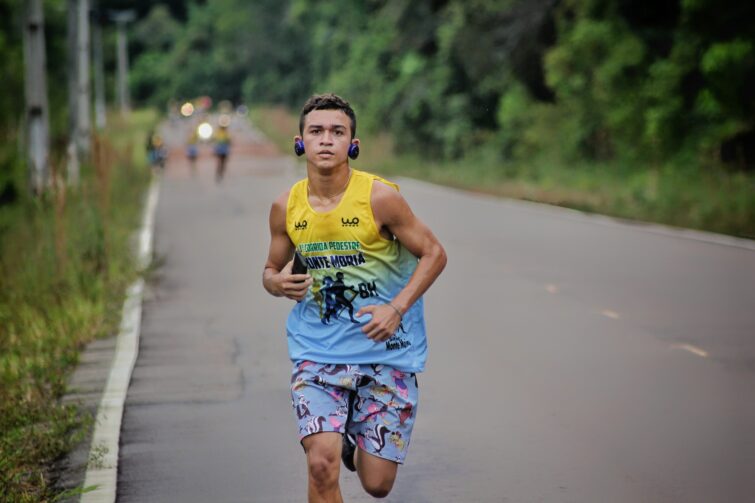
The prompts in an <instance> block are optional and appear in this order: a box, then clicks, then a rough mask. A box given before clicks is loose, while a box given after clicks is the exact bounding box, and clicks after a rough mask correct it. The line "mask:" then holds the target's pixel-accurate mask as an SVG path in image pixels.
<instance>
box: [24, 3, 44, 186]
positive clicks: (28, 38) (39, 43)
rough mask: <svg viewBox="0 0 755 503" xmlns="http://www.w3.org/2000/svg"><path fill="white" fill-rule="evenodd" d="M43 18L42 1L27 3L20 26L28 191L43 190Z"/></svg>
mask: <svg viewBox="0 0 755 503" xmlns="http://www.w3.org/2000/svg"><path fill="white" fill-rule="evenodd" d="M44 28H45V16H44V9H43V6H42V0H29V2H28V3H27V4H26V22H25V23H24V68H25V75H24V78H25V82H24V84H25V90H26V121H27V126H28V138H27V144H28V154H27V157H28V160H29V173H30V178H31V188H32V191H33V192H34V193H35V194H37V195H39V194H41V193H42V192H43V191H44V190H45V188H46V187H47V182H48V161H49V148H50V125H49V112H48V104H47V71H46V65H47V61H46V60H47V58H46V57H45V30H44Z"/></svg>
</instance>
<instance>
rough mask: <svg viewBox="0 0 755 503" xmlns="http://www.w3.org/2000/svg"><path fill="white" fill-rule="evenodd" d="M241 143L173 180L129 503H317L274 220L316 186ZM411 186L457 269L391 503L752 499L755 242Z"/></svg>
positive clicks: (347, 484)
mask: <svg viewBox="0 0 755 503" xmlns="http://www.w3.org/2000/svg"><path fill="white" fill-rule="evenodd" d="M184 134H185V132H183V131H181V130H180V128H179V129H175V130H173V131H172V132H171V131H170V130H169V131H168V134H167V135H168V137H169V139H170V140H171V141H173V142H175V141H177V139H180V138H181V137H183V135H184ZM233 135H234V140H235V150H234V152H233V154H232V155H231V157H230V160H229V172H228V176H227V177H226V179H225V180H223V182H222V183H220V184H216V183H215V181H214V179H213V173H212V171H213V169H214V168H213V160H212V158H211V156H210V155H209V150H207V151H206V152H205V156H204V157H202V158H201V159H200V162H199V165H198V173H197V174H196V176H193V177H192V176H191V174H190V171H189V169H188V165H187V163H186V161H185V159H184V157H183V154H182V151H181V149H180V147H179V148H176V149H174V150H173V151H172V152H171V157H170V160H169V162H168V165H167V168H166V173H165V176H164V179H163V182H162V188H161V194H160V202H159V207H158V212H157V219H156V253H157V262H158V264H159V267H158V269H157V273H156V275H155V279H154V281H153V284H152V291H151V292H152V293H151V296H150V298H149V299H148V300H147V301H146V303H145V305H144V318H143V325H142V335H141V337H142V338H141V348H140V355H139V359H138V361H137V365H136V368H135V369H134V374H133V379H132V383H131V387H130V389H129V394H128V400H127V404H126V412H125V416H124V422H123V430H122V436H121V451H120V452H121V459H120V464H119V486H118V501H119V502H120V503H126V502H139V503H143V502H210V501H211V502H301V501H305V500H306V498H305V494H306V478H305V461H304V456H303V452H302V450H301V447H300V446H299V444H298V441H297V436H296V423H295V420H294V417H293V413H292V412H291V409H290V398H289V391H288V383H289V376H290V363H289V361H288V359H287V352H286V337H285V328H284V322H285V317H286V314H287V312H288V310H289V309H290V307H291V303H290V302H289V301H287V300H285V299H279V298H273V297H271V296H269V295H268V294H267V293H266V292H265V291H264V290H263V289H262V286H261V282H260V277H261V272H262V265H263V262H264V259H265V257H266V253H267V245H268V227H267V216H268V211H269V208H270V204H271V202H272V200H273V199H274V198H275V196H277V195H278V194H279V193H281V192H282V191H283V190H284V189H285V188H286V187H287V186H289V185H290V184H291V183H293V182H294V181H295V180H296V179H298V178H300V177H302V176H303V171H302V170H301V167H300V166H299V167H297V165H296V163H295V161H294V159H293V157H289V156H278V155H275V154H274V149H271V148H270V147H269V145H266V144H265V142H264V139H263V138H261V137H260V136H259V134H257V133H255V132H254V131H253V130H251V129H249V127H248V126H247V125H246V124H245V123H244V122H243V121H238V122H236V123H235V124H234V129H233ZM364 147H365V148H369V145H365V146H364ZM354 165H355V167H357V168H361V169H369V167H368V166H362V165H361V164H360V163H359V162H355V163H354ZM398 181H399V183H400V184H401V186H402V192H403V193H404V195H405V197H406V198H407V199H408V200H409V202H410V204H411V205H412V206H413V208H414V210H415V212H416V213H417V214H418V215H419V216H420V217H421V218H422V219H423V220H425V221H426V222H427V223H428V224H429V225H430V226H431V227H432V228H433V230H434V231H435V232H436V234H437V235H438V237H439V238H440V239H441V241H442V242H443V243H444V245H445V246H446V250H447V252H448V255H449V264H448V267H447V269H446V271H445V272H444V274H443V275H442V276H441V278H440V279H439V280H438V282H437V283H436V285H434V286H433V288H432V289H431V291H430V292H429V293H428V294H427V295H426V298H425V300H426V316H427V324H428V333H429V341H430V353H429V361H428V369H427V371H426V372H425V373H424V374H422V375H421V376H420V379H419V382H420V390H421V392H420V407H419V416H418V420H417V424H416V427H415V431H414V435H413V438H412V446H411V450H410V453H409V457H408V459H407V463H406V465H404V466H403V467H402V468H401V469H400V470H399V477H398V480H397V483H396V486H395V488H394V491H393V493H392V494H391V495H390V496H389V497H388V499H387V501H391V502H411V503H422V502H434V503H435V502H613V503H620V502H628V503H636V502H685V503H692V502H706V503H708V502H745V501H755V251H753V249H755V247H754V248H753V249H747V248H744V247H739V246H736V243H734V244H735V245H732V244H731V243H729V242H728V240H726V239H724V240H722V242H721V243H717V242H706V241H704V240H700V239H697V238H698V237H702V238H703V239H707V238H708V237H706V236H705V235H697V237H690V236H688V235H686V234H684V233H681V232H677V231H672V230H665V229H662V228H658V227H652V226H644V225H637V224H628V223H620V222H616V221H613V220H608V219H605V218H601V217H591V216H587V215H582V214H579V213H576V212H572V211H568V210H563V209H557V208H551V207H545V206H539V205H534V204H528V203H522V202H515V201H508V200H500V199H494V198H491V197H486V196H480V195H475V194H470V193H465V192H461V191H457V190H451V189H447V188H441V187H437V186H433V185H429V184H425V183H421V182H416V181H412V180H408V179H399V180H398ZM713 241H716V240H715V237H714V239H713ZM341 481H342V487H343V492H344V496H345V499H346V500H347V501H352V502H361V501H372V498H370V497H367V496H365V495H363V493H362V491H361V489H360V487H359V484H358V482H357V481H356V478H355V477H354V476H353V474H351V473H349V472H345V471H342V473H341Z"/></svg>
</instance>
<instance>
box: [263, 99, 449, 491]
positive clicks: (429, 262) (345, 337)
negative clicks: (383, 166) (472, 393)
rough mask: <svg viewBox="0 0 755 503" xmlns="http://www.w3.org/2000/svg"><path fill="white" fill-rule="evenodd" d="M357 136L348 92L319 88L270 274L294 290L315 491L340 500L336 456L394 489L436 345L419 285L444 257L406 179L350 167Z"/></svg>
mask: <svg viewBox="0 0 755 503" xmlns="http://www.w3.org/2000/svg"><path fill="white" fill-rule="evenodd" d="M355 135H356V116H355V114H354V111H353V110H352V108H351V106H350V105H349V104H348V103H347V102H346V101H344V100H343V99H342V98H340V97H338V96H336V95H333V94H326V95H317V96H312V97H311V98H310V99H309V100H308V101H307V102H306V103H305V105H304V107H303V109H302V111H301V114H300V117H299V135H298V136H295V137H294V142H295V143H294V148H295V151H296V153H297V154H298V155H306V160H307V178H305V179H303V180H300V181H299V182H297V183H296V184H294V185H293V186H292V187H291V189H290V190H288V191H287V192H285V193H283V194H281V195H280V196H279V197H278V198H277V199H276V200H275V202H274V203H273V205H272V208H271V210H270V234H271V239H270V249H269V253H268V258H267V262H266V263H265V270H264V273H263V279H262V282H263V285H264V287H265V289H266V290H267V291H268V292H270V293H271V294H272V295H275V296H278V297H287V298H289V299H292V300H295V301H297V303H296V304H295V305H294V306H293V308H292V310H291V313H290V315H289V317H288V322H287V324H286V332H287V336H288V348H289V355H290V357H291V360H292V362H293V371H292V376H291V398H292V402H293V406H294V410H295V413H296V418H297V421H298V424H299V438H300V441H301V444H302V446H303V448H304V451H305V453H306V459H307V468H308V495H309V501H310V502H341V501H343V500H342V497H341V491H340V487H339V485H338V477H339V471H340V462H339V457H340V459H341V460H342V461H343V463H344V466H346V467H347V469H349V470H351V471H356V472H357V474H358V476H359V479H360V481H361V483H362V486H363V487H364V489H365V490H366V491H367V492H368V493H369V494H371V495H373V496H375V497H384V496H386V495H388V493H389V492H390V491H391V489H392V488H393V484H394V482H395V479H396V474H397V471H398V465H399V464H401V463H403V462H404V459H405V457H406V453H407V449H408V446H409V441H410V437H411V432H412V427H413V425H414V419H415V416H416V410H417V397H418V392H417V377H416V374H417V373H419V372H421V371H423V370H424V368H425V360H426V356H427V340H426V337H425V322H424V314H423V303H422V295H423V294H424V293H425V292H426V291H427V289H428V288H429V287H430V285H432V283H433V282H434V281H435V279H436V278H437V277H438V276H439V275H440V273H441V271H442V270H443V268H444V267H445V265H446V254H445V251H444V250H443V247H442V246H441V244H440V242H439V241H438V239H437V238H436V237H435V236H434V235H433V233H432V232H431V231H430V229H429V228H428V227H427V226H426V225H425V224H424V223H422V222H421V221H420V220H419V219H418V218H417V217H416V216H415V215H414V214H413V213H412V211H411V209H410V208H409V205H408V204H407V202H406V200H404V198H403V197H402V196H401V194H400V193H399V191H398V186H397V185H396V184H394V183H391V182H388V181H386V180H384V179H382V178H380V177H377V176H375V175H371V174H369V173H365V172H362V171H357V170H354V169H352V168H351V167H350V166H349V158H351V159H355V158H356V157H357V156H358V155H359V140H358V139H357V138H356V137H355ZM294 250H298V251H299V252H300V253H302V254H303V255H304V256H305V258H306V260H307V264H308V267H309V268H308V273H307V274H292V273H291V268H292V265H293V260H292V255H293V253H294ZM333 277H336V278H337V279H336V281H333ZM338 282H340V285H336V284H337V283H338ZM346 285H350V287H351V289H352V290H348V287H347V286H346ZM334 288H336V290H334ZM347 290H348V291H350V292H351V293H352V294H353V298H352V299H347V298H346V297H345V293H346V291H347ZM350 296H352V295H350ZM339 297H342V299H341V298H339ZM344 301H346V304H344ZM349 306H351V309H349V311H350V314H351V310H352V309H354V308H358V310H357V312H356V314H355V316H351V315H350V318H351V319H349V320H347V319H345V317H344V319H341V318H339V317H338V315H337V313H338V311H335V312H333V309H334V308H335V309H336V310H338V309H344V308H348V307H349ZM333 314H335V316H332V315H333ZM326 317H327V318H329V319H326ZM352 320H353V321H355V323H352ZM399 326H402V327H403V330H401V331H399Z"/></svg>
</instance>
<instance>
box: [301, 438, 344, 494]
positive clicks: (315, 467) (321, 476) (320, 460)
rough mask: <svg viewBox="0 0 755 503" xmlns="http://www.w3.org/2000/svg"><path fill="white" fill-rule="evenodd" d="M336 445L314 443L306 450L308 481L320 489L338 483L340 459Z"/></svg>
mask: <svg viewBox="0 0 755 503" xmlns="http://www.w3.org/2000/svg"><path fill="white" fill-rule="evenodd" d="M337 447H339V446H338V445H336V448H334V447H333V446H332V445H327V444H321V443H314V444H312V445H310V446H309V447H308V448H307V468H308V470H309V477H310V479H311V480H312V481H313V482H314V483H315V484H317V485H318V486H321V487H327V486H330V485H333V484H336V483H337V482H338V473H339V468H340V465H339V463H340V462H341V458H340V455H339V451H338V448H337Z"/></svg>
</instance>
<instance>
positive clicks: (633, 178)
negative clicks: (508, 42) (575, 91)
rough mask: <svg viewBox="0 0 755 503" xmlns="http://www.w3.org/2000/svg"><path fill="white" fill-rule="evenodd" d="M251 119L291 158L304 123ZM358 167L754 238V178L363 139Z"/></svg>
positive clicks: (259, 112) (279, 114)
mask: <svg viewBox="0 0 755 503" xmlns="http://www.w3.org/2000/svg"><path fill="white" fill-rule="evenodd" d="M251 118H252V120H253V121H254V123H255V125H257V127H259V128H260V129H261V130H262V131H263V132H264V133H265V134H266V135H267V136H268V137H269V138H270V139H271V140H272V141H273V142H274V143H275V144H276V145H277V146H278V147H279V148H281V149H282V151H283V152H290V151H291V148H292V140H291V138H292V137H293V135H294V134H296V132H297V131H298V116H297V115H295V114H293V113H291V112H290V111H288V110H286V109H283V108H279V107H260V108H255V109H253V110H252V114H251ZM359 136H360V138H361V140H362V149H361V155H360V158H359V161H358V162H356V163H354V165H355V166H356V167H362V166H364V167H365V168H366V169H368V170H370V171H374V172H376V173H380V174H382V175H385V176H388V177H389V176H396V175H401V176H408V177H412V178H417V179H421V180H427V181H430V182H434V183H439V184H442V185H449V186H453V187H458V188H463V189H467V190H472V191H478V192H483V193H487V194H492V195H498V196H505V197H511V198H516V199H525V200H529V201H536V202H541V203H547V204H553V205H558V206H564V207H568V208H573V209H578V210H581V211H587V212H592V213H600V214H604V215H611V216H615V217H620V218H627V219H632V220H640V221H645V222H656V223H662V224H667V225H673V226H677V227H686V228H692V229H700V230H707V231H712V232H719V233H723V234H730V235H734V236H739V237H746V238H749V239H755V174H751V173H741V172H727V171H724V170H722V169H720V168H717V167H708V168H705V169H703V168H700V167H689V166H680V165H674V164H671V163H669V164H666V165H662V166H643V165H638V164H631V165H630V164H626V165H622V164H621V163H618V162H615V163H596V162H581V163H569V164H565V163H563V162H562V161H559V160H553V159H548V158H547V157H546V156H541V157H539V158H534V159H532V160H530V161H528V162H526V163H524V162H517V163H513V162H510V163H506V162H502V161H500V160H499V159H497V158H496V156H495V155H494V154H492V153H490V152H486V151H480V152H478V153H476V154H474V155H469V156H467V157H466V158H464V159H461V160H458V161H432V160H428V159H425V158H422V157H420V156H417V155H397V154H395V153H394V149H393V148H392V144H391V141H390V140H389V139H388V138H387V137H384V136H372V135H369V134H364V133H360V135H359Z"/></svg>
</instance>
